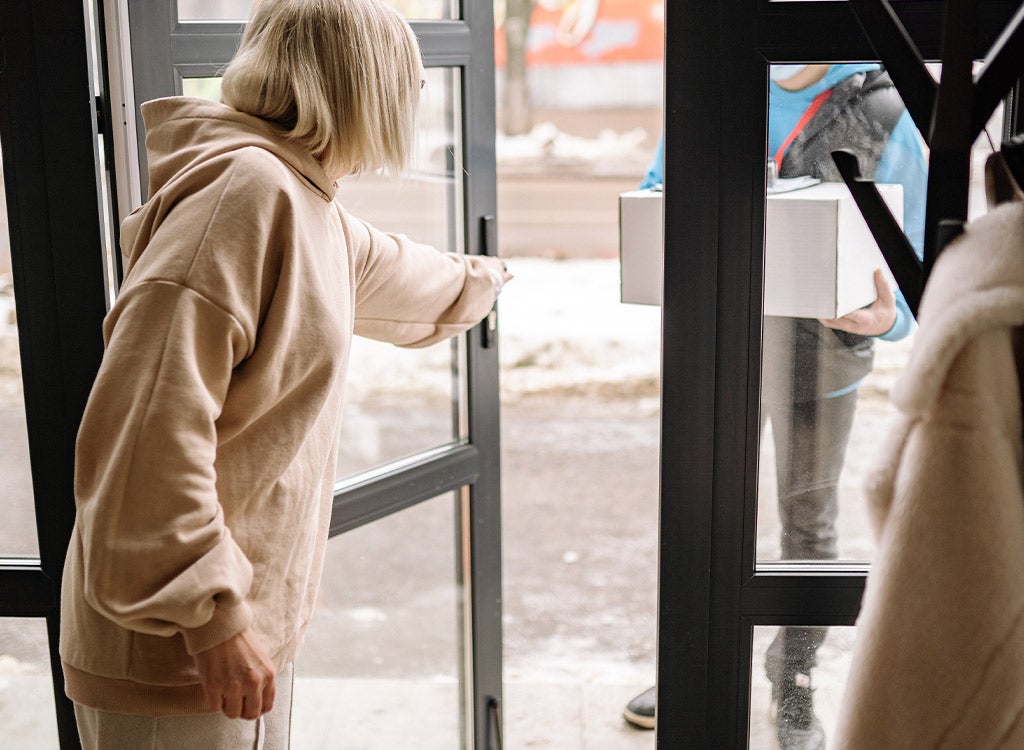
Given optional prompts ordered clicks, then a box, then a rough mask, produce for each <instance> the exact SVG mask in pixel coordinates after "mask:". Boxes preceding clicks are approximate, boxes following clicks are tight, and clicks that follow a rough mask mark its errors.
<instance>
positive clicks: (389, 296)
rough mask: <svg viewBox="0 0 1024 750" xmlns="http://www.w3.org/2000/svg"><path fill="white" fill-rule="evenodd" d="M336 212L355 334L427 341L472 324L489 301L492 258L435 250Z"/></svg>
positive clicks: (413, 343)
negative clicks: (350, 279)
mask: <svg viewBox="0 0 1024 750" xmlns="http://www.w3.org/2000/svg"><path fill="white" fill-rule="evenodd" d="M339 212H340V213H341V218H342V224H343V225H344V229H345V237H346V240H347V242H348V246H349V253H350V255H351V258H352V268H353V272H354V277H355V292H354V297H355V333H356V334H358V335H360V336H366V337H367V338H372V339H378V340H380V341H387V342H390V343H392V344H397V345H398V346H407V347H421V346H429V345H430V344H434V343H436V342H438V341H442V340H444V339H446V338H450V337H452V336H455V335H456V334H459V333H462V332H463V331H465V330H468V329H469V328H472V327H473V326H474V325H476V324H477V323H479V322H480V321H481V320H483V319H484V318H485V317H486V316H487V313H488V312H490V310H491V308H492V307H493V306H494V300H495V297H496V294H497V292H496V285H495V282H494V279H493V277H492V274H491V272H490V271H489V270H488V268H489V267H493V265H494V263H495V261H494V259H493V258H484V257H480V256H469V255H460V254H457V253H442V252H438V251H437V250H436V249H434V248H433V247H431V246H430V245H422V244H419V243H416V242H412V241H411V240H409V239H408V238H407V237H405V236H403V235H395V234H385V233H384V232H381V231H378V230H377V229H374V228H373V227H372V226H370V225H369V224H366V223H365V222H363V221H360V220H359V219H355V218H354V217H352V216H349V215H348V214H347V213H345V211H343V210H340V209H339Z"/></svg>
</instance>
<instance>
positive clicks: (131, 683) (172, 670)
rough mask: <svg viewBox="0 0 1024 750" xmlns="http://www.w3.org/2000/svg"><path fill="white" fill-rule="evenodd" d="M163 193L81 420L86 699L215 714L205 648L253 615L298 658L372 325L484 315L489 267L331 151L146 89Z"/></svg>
mask: <svg viewBox="0 0 1024 750" xmlns="http://www.w3.org/2000/svg"><path fill="white" fill-rule="evenodd" d="M143 116H144V118H145V121H146V128H147V150H148V155H149V166H150V186H149V191H150V195H151V196H152V197H151V198H150V200H149V201H148V202H147V203H146V204H145V205H144V206H142V207H141V208H139V209H138V210H136V211H135V212H134V213H133V214H132V215H131V216H129V217H128V218H127V219H126V220H125V222H124V224H123V225H122V232H121V245H122V249H123V251H124V253H125V256H126V258H127V270H126V273H125V280H124V284H123V286H122V289H121V293H120V296H119V297H118V300H117V302H116V304H115V305H114V307H113V309H112V310H111V311H110V313H109V315H108V316H107V318H106V320H105V321H104V325H103V334H104V339H105V341H106V352H105V355H104V358H103V363H102V365H101V367H100V370H99V374H98V375H97V378H96V382H95V384H94V386H93V390H92V393H91V395H90V398H89V402H88V405H87V407H86V411H85V415H84V418H83V420H82V425H81V429H80V431H79V435H78V444H77V457H76V477H75V495H76V500H77V504H78V514H77V519H76V524H75V529H74V532H73V534H72V537H71V543H70V547H69V549H68V557H67V563H66V566H65V570H64V580H63V590H62V622H61V639H60V653H61V659H62V662H63V667H64V673H65V678H66V688H67V693H68V695H69V696H70V697H71V698H72V699H73V700H75V701H77V702H79V703H82V704H85V705H89V706H94V707H96V708H100V709H104V710H109V711H116V712H121V713H142V714H149V715H164V714H182V713H196V712H202V711H204V710H205V709H204V706H203V695H202V690H201V688H200V686H199V681H198V677H197V673H196V670H195V665H194V660H193V658H192V655H193V654H195V653H198V652H200V651H203V650H206V649H208V648H210V647H212V646H214V645H217V644H218V643H221V642H223V641H225V640H227V639H228V638H230V637H231V636H233V635H235V634H237V633H239V632H241V631H242V630H244V629H245V628H246V627H247V626H249V625H252V627H253V628H254V629H255V631H256V632H257V633H258V635H259V636H260V637H261V638H262V640H263V643H264V645H265V646H266V648H267V650H268V652H269V653H271V654H272V655H273V657H274V660H275V662H276V664H277V665H278V667H280V666H283V665H284V664H285V663H286V662H288V661H290V660H291V659H293V658H294V656H295V652H296V649H297V648H298V645H299V642H300V641H301V638H302V634H303V632H304V629H305V627H306V624H307V622H308V621H309V617H310V614H311V612H312V610H313V605H314V601H315V599H316V594H317V588H318V585H319V581H320V572H321V567H322V560H323V554H324V546H325V544H326V540H327V528H328V522H329V519H330V514H331V501H332V487H333V479H334V472H333V468H334V463H335V456H336V452H337V436H338V428H339V415H340V411H341V402H342V390H343V386H344V382H345V371H346V367H347V363H348V354H349V343H350V340H351V337H352V334H353V332H354V333H357V334H361V335H364V336H369V337H372V338H376V339H381V340H384V341H389V342H392V343H395V344H398V345H401V346H425V345H428V344H431V343H434V342H436V341H439V340H441V339H444V338H446V337H449V336H452V335H454V334H457V333H460V332H462V331H464V330H466V329H468V328H470V327H471V326H473V325H474V324H476V323H477V322H478V321H479V320H481V319H482V318H483V317H484V316H485V315H486V314H487V312H488V311H489V310H490V308H491V305H492V304H493V302H494V284H493V283H492V279H491V275H490V273H489V272H488V270H487V269H488V263H493V261H486V260H484V259H481V258H469V257H465V256H460V255H454V254H442V253H439V252H437V251H436V250H434V249H433V248H431V247H428V246H425V245H419V244H415V243H413V242H410V241H409V240H408V239H406V238H404V237H401V236H394V235H387V234H383V233H381V232H378V231H377V230H375V229H374V228H372V227H370V226H368V225H366V224H364V223H363V222H361V221H359V220H357V219H355V218H353V217H351V216H349V215H348V214H347V213H346V212H345V210H344V209H343V208H342V207H341V206H340V205H339V204H337V203H335V202H333V198H334V193H335V187H334V185H333V184H332V182H331V181H330V180H329V179H328V177H327V175H326V174H325V173H324V171H323V169H322V168H321V167H320V165H319V164H318V163H317V161H316V160H315V159H314V158H313V157H312V155H311V154H309V153H307V152H305V151H303V150H301V149H299V148H296V147H294V146H292V145H291V144H289V143H288V142H286V141H285V140H283V139H282V138H281V137H280V136H279V134H278V132H277V131H276V130H275V129H274V128H273V127H272V126H271V125H269V124H268V123H266V122H264V121H262V120H260V119H257V118H254V117H251V116H249V115H245V114H242V113H239V112H236V111H235V110H233V109H231V108H230V107H227V106H224V105H221V104H216V103H214V102H208V101H204V100H199V99H187V98H172V99H161V100H157V101H154V102H150V103H148V104H146V105H144V106H143Z"/></svg>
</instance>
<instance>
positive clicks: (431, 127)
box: [337, 68, 465, 478]
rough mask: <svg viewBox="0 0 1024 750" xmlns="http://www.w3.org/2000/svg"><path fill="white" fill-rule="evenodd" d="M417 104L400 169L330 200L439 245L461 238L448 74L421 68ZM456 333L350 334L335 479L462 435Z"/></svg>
mask: <svg viewBox="0 0 1024 750" xmlns="http://www.w3.org/2000/svg"><path fill="white" fill-rule="evenodd" d="M426 80H427V84H426V86H425V87H424V89H423V101H422V102H421V104H420V129H419V131H418V134H417V152H416V155H415V157H414V160H413V163H412V165H411V166H410V168H409V170H408V171H407V173H406V174H404V175H402V176H401V177H399V178H393V177H389V176H385V175H380V174H370V175H362V176H360V177H357V178H348V179H343V180H341V181H340V182H339V183H338V196H337V200H338V201H340V202H341V204H342V205H344V206H345V209H346V210H347V211H349V212H350V213H351V214H353V215H355V216H358V217H359V218H360V219H363V220H365V221H368V222H369V223H370V224H372V225H374V226H376V227H378V228H380V229H382V230H385V231H388V232H399V233H403V234H407V235H408V236H409V237H411V238H413V239H414V240H416V241H418V242H426V243H429V244H431V245H433V246H435V247H437V248H438V249H439V250H445V251H461V250H463V247H464V240H463V219H462V216H463V209H462V191H463V187H462V173H463V170H462V145H461V142H460V138H459V133H460V130H459V128H458V127H457V124H458V123H459V122H460V121H461V115H460V113H459V111H458V109H457V107H458V102H459V101H460V93H459V87H458V77H457V73H456V72H454V71H451V70H448V69H442V68H431V69H428V70H427V72H426ZM460 345H461V341H460V340H456V341H455V342H454V343H452V342H442V343H439V344H435V345H434V346H431V347H428V348H426V349H399V348H397V347H394V346H391V345H390V344H383V343H380V342H377V341H370V340H367V339H362V338H359V337H356V338H355V339H354V340H353V342H352V358H351V364H350V366H349V374H348V383H347V385H346V397H345V399H346V403H345V411H344V413H343V415H342V427H341V443H340V454H339V457H338V471H337V476H338V478H341V477H346V476H351V475H353V474H356V473H359V472H362V471H364V470H366V469H369V468H373V467H376V466H379V465H381V464H383V463H385V462H388V461H392V460H395V459H399V458H404V457H406V456H409V455H411V454H413V453H416V452H418V451H422V450H425V449H427V448H432V447H434V446H437V445H442V444H446V443H450V442H452V441H453V440H456V439H458V438H461V437H464V436H465V432H464V428H463V427H461V426H460V425H459V421H460V416H461V415H460V407H459V403H460V399H461V393H462V392H463V389H464V382H463V380H464V371H463V368H462V365H461V362H462V361H463V358H462V357H461V356H459V355H458V353H457V349H458V347H459V346H460Z"/></svg>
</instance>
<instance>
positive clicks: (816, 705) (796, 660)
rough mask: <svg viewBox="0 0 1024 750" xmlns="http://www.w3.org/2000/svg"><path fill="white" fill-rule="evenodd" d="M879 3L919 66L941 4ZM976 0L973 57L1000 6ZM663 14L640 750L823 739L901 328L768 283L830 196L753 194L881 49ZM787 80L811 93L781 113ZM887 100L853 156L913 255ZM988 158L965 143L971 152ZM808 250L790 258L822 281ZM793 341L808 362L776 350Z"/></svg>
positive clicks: (677, 10)
mask: <svg viewBox="0 0 1024 750" xmlns="http://www.w3.org/2000/svg"><path fill="white" fill-rule="evenodd" d="M892 6H893V7H894V8H895V9H896V12H897V14H898V15H899V16H900V18H901V19H902V21H903V23H904V24H905V25H906V27H907V29H908V31H909V33H910V34H911V36H912V38H913V39H914V41H915V43H916V44H917V46H918V48H919V49H920V50H921V52H922V54H923V56H924V57H925V59H931V60H935V59H938V58H939V57H940V31H941V29H942V17H943V10H944V6H945V4H944V3H929V2H900V3H895V2H894V3H892ZM978 7H979V12H980V13H981V23H980V24H979V28H980V29H981V30H982V31H981V33H980V34H979V38H978V40H977V53H976V54H977V56H978V57H980V56H982V55H983V54H984V53H985V51H986V50H987V49H988V48H989V46H990V45H991V43H992V42H993V41H994V39H995V37H996V35H997V34H998V33H999V32H1000V31H1001V30H1002V28H1003V27H1004V25H1005V24H1006V22H1007V21H1008V20H1009V18H1010V17H1011V16H1012V14H1013V13H1014V12H1015V11H1016V10H1017V8H1018V7H1019V3H999V2H990V3H979V4H978ZM666 22H667V25H668V28H667V29H666V38H667V40H668V43H667V50H666V143H665V155H666V165H665V173H666V180H665V291H664V307H663V314H664V329H663V330H664V350H663V422H662V506H661V542H660V545H661V547H660V549H661V559H660V574H661V578H660V597H659V600H660V604H659V607H660V609H659V665H658V678H659V679H658V682H659V693H658V720H657V732H658V745H659V747H672V748H675V747H687V748H698V747H708V748H719V747H753V748H768V749H771V748H776V747H780V746H781V747H787V748H788V747H824V746H830V745H831V738H832V730H833V723H834V719H835V715H836V712H837V709H838V704H839V701H840V698H841V695H842V689H843V685H844V683H845V679H846V671H847V668H848V666H849V663H850V655H851V651H852V644H853V643H854V641H855V639H856V637H857V633H856V628H855V627H854V625H855V622H856V618H857V615H858V611H859V608H860V602H861V596H862V594H863V589H864V583H865V580H866V577H867V573H868V571H869V570H870V565H871V557H872V553H873V541H872V535H871V532H870V530H869V528H868V523H867V519H866V500H865V498H864V496H863V493H862V491H861V487H862V486H863V485H864V482H865V480H866V479H867V475H868V472H869V470H870V467H871V466H872V460H873V458H874V451H875V448H876V446H877V445H878V444H879V443H880V442H881V440H882V438H883V437H884V436H885V434H886V433H887V432H888V425H889V423H890V422H891V420H892V418H893V416H894V412H893V407H891V406H890V405H889V400H888V391H889V388H890V387H891V385H892V383H893V381H894V379H895V377H896V376H897V375H898V374H899V373H900V371H901V370H902V369H903V366H904V363H905V361H906V357H907V354H908V351H909V346H910V342H911V340H912V336H913V333H912V327H911V328H910V329H909V330H908V331H906V332H905V333H906V335H905V336H904V337H903V338H902V339H901V340H899V341H892V340H888V339H891V338H899V337H896V336H889V335H879V336H871V337H868V338H867V339H860V338H855V337H847V336H845V335H840V334H837V333H836V332H835V331H834V330H833V329H831V328H829V327H828V326H825V325H823V324H821V323H820V322H819V320H821V319H832V318H838V317H840V316H841V315H842V314H843V313H842V312H841V311H838V309H837V307H836V306H835V305H837V304H839V303H838V302H837V300H836V299H830V300H813V299H812V297H814V296H815V294H816V293H817V292H819V291H820V290H821V289H822V288H824V287H827V286H828V284H827V282H826V281H822V280H821V279H818V280H816V281H815V280H813V279H811V278H809V277H808V278H804V277H802V276H801V277H800V278H796V277H795V276H794V274H793V273H789V274H784V275H783V278H782V281H785V282H790V283H789V285H788V286H787V285H786V284H782V285H781V286H780V279H779V276H778V266H777V263H778V262H779V260H780V252H781V251H785V252H788V253H794V252H796V251H797V250H799V249H800V248H801V247H802V244H801V243H803V241H804V240H805V239H806V237H807V236H808V227H809V226H811V225H813V224H814V223H815V222H818V221H819V220H821V219H822V214H820V213H819V212H818V208H819V207H820V205H821V203H818V202H816V201H817V198H815V200H811V198H809V197H808V196H809V195H810V193H811V192H814V193H815V195H816V196H818V195H819V194H821V195H825V194H830V193H829V191H831V190H832V189H833V188H836V187H838V188H841V189H842V190H843V191H845V186H842V185H838V186H833V185H828V184H827V183H828V181H829V180H835V179H838V178H837V177H833V176H830V175H828V174H818V175H817V176H818V177H819V178H820V179H822V180H823V181H824V183H826V184H822V185H820V186H815V187H814V188H808V192H802V191H801V192H799V193H798V192H793V193H789V194H780V193H777V192H775V191H773V190H771V189H767V190H766V188H767V185H766V183H767V182H768V177H767V176H766V172H767V170H766V159H767V157H770V156H773V155H774V156H776V160H777V161H780V162H781V169H780V170H779V174H780V176H781V177H783V178H795V177H797V176H802V175H804V174H806V173H807V172H805V171H804V167H806V162H807V159H808V158H809V156H808V154H807V153H806V152H805V153H804V154H802V155H800V154H798V153H797V151H796V150H795V149H793V147H792V146H789V147H788V148H787V146H786V143H785V142H786V140H787V136H788V135H790V134H791V133H793V131H795V130H797V129H798V128H799V127H800V120H801V115H802V113H803V112H805V111H806V109H807V107H808V106H810V105H811V104H812V102H813V101H814V100H815V99H817V96H816V94H817V93H818V92H820V90H821V89H825V88H830V89H831V90H832V92H833V93H832V94H831V97H832V98H830V99H824V100H822V101H824V102H825V104H820V106H822V107H827V106H829V105H828V103H827V102H832V104H837V103H838V102H839V99H838V98H836V97H838V96H840V94H841V93H842V91H843V90H841V89H840V85H842V83H841V82H844V81H845V82H846V84H845V85H846V86H848V87H853V86H854V85H855V84H856V85H857V86H863V85H865V81H867V82H868V83H870V82H872V81H874V78H873V76H875V75H876V74H877V73H878V71H876V67H877V66H876V65H875V63H876V62H877V60H878V57H877V53H876V52H875V50H874V49H873V48H872V46H871V44H870V43H869V41H868V39H867V38H866V37H865V35H864V34H863V32H862V30H861V27H860V24H859V23H858V21H857V19H856V17H855V16H854V14H853V12H852V10H851V8H850V6H849V4H848V3H844V2H795V1H791V2H785V1H779V2H774V1H769V0H758V1H757V2H754V3H752V2H749V0H746V1H740V0H720V1H719V2H713V3H710V4H709V3H705V2H699V3H698V2H688V1H686V2H681V3H677V4H672V5H669V6H668V7H667V10H666ZM780 66H785V67H780ZM798 66H799V69H798ZM804 66H806V67H804ZM798 73H799V74H800V75H801V76H803V78H801V79H800V85H796V83H795V82H794V80H793V76H796V75H797V74H798ZM811 73H815V74H818V73H820V76H821V77H818V78H814V76H813V75H811ZM811 79H813V80H811ZM809 81H810V82H809ZM780 82H781V83H780ZM879 85H882V84H879ZM787 87H790V88H791V89H792V90H795V91H797V92H805V93H806V92H814V93H815V95H814V96H809V98H808V100H807V101H806V102H804V103H800V104H796V105H793V104H792V101H791V100H792V98H793V97H792V91H791V90H790V88H787ZM815 87H818V88H817V89H815ZM837 92H838V93H837ZM788 106H790V107H793V106H795V107H796V110H797V111H796V113H795V116H792V117H791V118H790V119H789V120H786V118H785V117H783V116H782V115H783V114H784V113H783V112H782V111H781V110H783V109H785V108H786V107H788ZM892 107H893V108H894V109H893V111H894V112H896V116H897V117H895V118H894V119H893V121H892V122H890V123H888V124H887V125H886V128H885V130H886V133H885V136H884V138H885V141H884V143H885V144H886V145H885V148H884V150H882V151H881V152H880V153H876V154H875V155H874V157H871V158H869V159H868V161H867V162H866V163H867V164H868V165H869V166H870V169H871V172H872V173H873V174H874V175H875V176H876V178H877V179H878V181H880V182H886V183H890V184H893V185H895V188H894V189H895V191H896V193H895V197H894V199H893V200H894V204H895V205H897V206H899V207H900V209H901V210H900V211H898V212H897V213H901V214H902V219H903V227H904V231H905V232H906V233H907V234H908V238H909V239H910V240H911V242H912V243H915V244H917V246H918V248H919V249H920V239H919V237H915V236H914V235H915V234H917V235H919V234H920V233H921V231H922V229H923V227H922V226H921V224H922V217H920V216H919V215H915V212H918V211H920V210H921V206H920V205H919V204H920V203H921V202H923V199H922V198H921V196H920V195H919V190H920V187H921V186H920V185H919V184H918V185H916V186H915V184H914V178H913V176H912V174H911V172H912V168H911V167H908V166H906V165H907V164H908V163H909V162H908V161H905V160H904V161H902V162H900V163H901V165H902V166H900V167H898V168H893V166H892V164H891V163H887V162H886V161H885V160H886V159H889V160H890V162H891V160H893V159H895V158H896V157H894V156H893V152H892V151H893V150H895V146H893V145H892V144H896V143H897V142H899V143H900V144H901V148H905V149H906V151H907V153H906V154H904V155H903V156H904V157H906V156H907V154H909V153H911V152H913V151H914V149H917V148H920V147H922V146H923V142H918V141H916V140H915V137H916V133H915V132H913V130H914V129H911V130H907V131H901V130H899V128H900V127H902V125H900V123H899V120H898V119H897V118H898V117H901V115H900V114H899V113H900V112H901V111H902V106H901V104H900V103H899V101H898V98H897V99H896V100H895V101H894V102H893V103H892ZM1012 109H1013V108H1009V109H1008V110H1007V114H1008V115H1010V118H1009V119H1008V121H1007V123H1008V124H1007V125H1005V126H1004V124H1003V122H1002V117H1001V116H1000V117H999V118H997V119H996V120H995V121H994V122H993V123H992V124H990V128H989V134H990V136H991V138H992V140H993V142H994V143H996V144H998V142H999V140H1000V137H1001V136H1002V134H1003V131H1004V129H1006V128H1009V129H1010V130H1009V132H1014V131H1013V129H1014V128H1016V127H1017V126H1018V125H1019V123H1018V122H1017V120H1016V119H1015V115H1016V112H1015V111H1011V110H1012ZM780 120H781V121H786V122H787V124H786V125H785V126H782V125H780V124H779V121H780ZM812 122H813V120H808V123H812ZM805 126H807V127H813V126H812V125H805ZM780 129H781V131H782V132H781V133H780V132H778V131H779V130H780ZM851 134H852V131H851ZM796 135H797V137H799V133H797V134H796ZM903 137H905V138H906V140H905V141H900V139H901V138H903ZM791 143H798V141H797V140H796V139H794V140H793V141H791ZM855 144H856V141H855V140H851V141H850V143H849V144H842V145H846V146H848V147H855ZM991 148H992V146H991V145H989V142H988V139H987V138H986V137H985V135H984V134H983V135H982V137H981V139H980V140H979V142H978V144H976V146H975V153H976V154H977V155H978V156H979V159H978V160H976V161H975V164H980V163H983V157H984V156H985V154H986V153H987V152H988V151H990V150H991ZM891 149H892V150H891ZM887 154H888V155H887ZM917 156H918V158H919V160H920V163H921V164H924V163H925V158H926V156H927V154H923V155H922V154H921V153H918V155H917ZM800 159H802V160H803V161H802V162H798V160H800ZM787 160H788V161H787ZM864 164H865V162H862V171H864V172H866V171H867V170H865V169H864ZM776 166H780V165H778V164H777V165H776ZM887 169H888V171H886V170H887ZM794 170H795V171H794ZM977 171H978V170H977V169H976V172H977ZM978 176H980V175H978ZM917 179H918V181H919V182H920V180H921V178H920V176H919V177H918V178H917ZM766 193H769V194H767V195H766ZM772 193H774V194H772ZM826 200H827V201H832V198H827V199H826ZM836 200H839V199H836ZM798 204H799V205H798ZM830 205H838V204H836V203H834V202H832V203H830ZM853 210H854V212H855V213H857V214H858V216H859V212H856V208H855V207H854V208H853ZM787 217H788V218H787ZM796 225H799V226H800V227H802V229H801V230H800V231H799V232H796V233H793V232H790V234H788V235H786V236H785V239H784V241H783V242H782V243H781V245H780V240H779V237H780V236H781V235H780V232H781V231H782V230H784V229H785V228H786V227H789V228H790V229H792V227H793V226H796ZM780 227H781V229H780ZM853 231H854V230H853V229H844V230H842V232H853ZM842 232H840V234H839V235H838V237H839V240H840V241H843V239H844V236H845V235H843V233H842ZM834 236H836V235H834ZM818 249H819V250H820V248H818ZM833 251H836V248H835V247H832V248H831V251H830V253H832V254H830V255H829V257H832V256H833V255H834V252H833ZM783 254H784V253H783ZM815 257H816V258H817V260H815V261H814V262H813V263H808V262H806V261H805V262H803V263H802V265H800V266H799V267H800V268H801V269H802V270H803V271H804V272H806V273H808V274H813V273H820V272H823V271H824V272H826V273H831V274H832V275H833V277H834V276H835V273H836V271H835V269H829V268H825V267H824V266H825V265H826V264H825V261H824V260H823V259H822V258H823V257H824V256H821V255H818V256H815ZM869 263H874V261H869ZM871 267H872V268H873V267H875V266H871ZM868 276H869V277H870V270H869V271H868ZM811 302H817V303H820V304H822V305H825V308H819V309H816V310H815V309H808V308H807V307H806V305H808V304H810V303H811ZM829 304H831V305H833V307H832V308H831V313H830V312H829V309H827V306H828V305H829ZM859 306H860V305H859V304H858V305H855V307H859ZM855 307H854V308H849V309H855ZM795 321H800V322H799V323H797V322H795ZM880 333H881V332H880ZM807 337H811V338H813V339H814V342H815V343H814V347H812V350H813V351H814V352H815V356H814V357H811V358H807V357H803V356H802V355H801V354H800V352H801V351H803V352H806V351H808V349H807V348H803V347H802V346H798V345H794V343H793V340H794V338H796V339H799V340H800V341H804V340H805V339H806V338H807ZM829 347H832V349H835V350H836V352H838V354H836V356H833V355H832V354H830V353H829V352H831V351H832V349H829V351H828V352H826V351H825V350H826V349H828V348H829ZM794 352H795V354H794ZM872 352H873V353H872ZM851 353H852V354H851ZM848 355H849V356H848ZM853 355H856V356H853ZM872 357H873V361H872ZM842 358H847V359H851V360H852V364H851V361H847V359H843V362H844V363H845V364H843V366H842V367H840V366H839V365H837V364H836V362H837V360H839V359H842Z"/></svg>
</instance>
